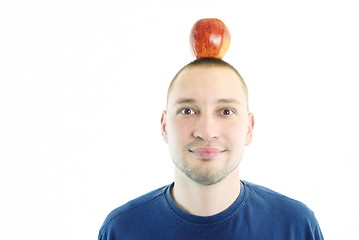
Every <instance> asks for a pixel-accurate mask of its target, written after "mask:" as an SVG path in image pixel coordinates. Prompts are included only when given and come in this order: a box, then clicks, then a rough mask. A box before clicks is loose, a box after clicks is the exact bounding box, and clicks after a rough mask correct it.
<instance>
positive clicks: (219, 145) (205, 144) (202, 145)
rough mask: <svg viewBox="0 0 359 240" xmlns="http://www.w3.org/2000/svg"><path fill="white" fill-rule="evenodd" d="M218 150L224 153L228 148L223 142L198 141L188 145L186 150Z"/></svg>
mask: <svg viewBox="0 0 359 240" xmlns="http://www.w3.org/2000/svg"><path fill="white" fill-rule="evenodd" d="M207 147H208V148H217V149H220V150H222V151H225V150H228V146H227V145H226V144H224V143H222V142H218V141H203V140H196V141H193V142H190V143H187V144H186V145H185V146H184V148H185V149H186V150H193V149H197V148H207Z"/></svg>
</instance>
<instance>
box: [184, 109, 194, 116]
mask: <svg viewBox="0 0 359 240" xmlns="http://www.w3.org/2000/svg"><path fill="white" fill-rule="evenodd" d="M181 113H182V114H185V115H192V114H196V112H195V111H194V110H193V109H190V108H184V109H182V110H181Z"/></svg>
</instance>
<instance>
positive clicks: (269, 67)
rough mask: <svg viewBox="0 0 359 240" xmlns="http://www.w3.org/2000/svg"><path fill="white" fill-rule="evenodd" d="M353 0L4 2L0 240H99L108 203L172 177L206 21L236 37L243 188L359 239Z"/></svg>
mask: <svg viewBox="0 0 359 240" xmlns="http://www.w3.org/2000/svg"><path fill="white" fill-rule="evenodd" d="M358 13H359V7H358V5H357V4H356V1H355V0H352V1H350V0H340V1H339V0H337V1H331V0H327V1H324V0H323V1H320V0H302V1H291V0H271V1H267V0H257V1H255V0H251V1H249V0H242V1H223V0H222V1H219V0H216V1H209V0H199V1H189V0H187V1H184V0H182V1H180V2H178V3H173V1H165V0H162V1H159V0H152V1H144V0H142V1H138V0H137V1H118V0H117V1H114V0H112V1H111V0H63V1H46V0H34V1H16V0H12V1H10V0H1V2H0V178H1V181H0V194H1V197H0V238H1V239H53V240H54V239H66V240H68V239H97V233H98V230H99V228H100V226H101V224H102V222H103V220H104V219H105V217H106V215H107V214H108V213H109V212H110V211H111V210H112V209H114V208H115V207H117V206H119V205H121V204H123V203H125V202H127V201H128V200H130V199H132V198H135V197H137V196H139V195H142V194H143V193H146V192H148V191H150V190H153V189H155V188H158V187H161V186H163V185H165V184H169V183H171V182H172V181H173V176H172V175H173V165H172V161H171V159H170V156H169V154H168V150H167V146H166V144H164V143H163V142H162V139H161V134H160V116H161V112H162V110H164V109H165V105H166V90H167V86H168V84H169V82H170V80H171V79H172V77H173V76H174V75H175V74H176V72H177V71H178V70H179V69H180V68H181V67H182V66H183V65H185V64H187V63H188V62H190V61H192V60H194V57H193V56H192V55H191V52H190V50H189V40H188V39H189V31H190V29H191V28H192V26H193V24H194V23H195V21H197V20H198V19H200V18H205V17H216V18H220V19H221V20H223V21H224V22H225V23H226V25H227V26H228V28H229V29H230V32H231V34H232V44H231V46H230V49H229V51H228V53H227V55H226V56H225V57H224V60H226V61H228V62H229V63H231V64H232V65H234V66H235V67H236V68H237V69H238V70H239V72H240V73H241V74H242V76H243V77H244V78H245V80H246V81H247V85H248V87H249V93H250V97H249V98H250V110H251V111H252V112H253V113H254V115H255V120H256V125H255V129H254V141H253V143H252V145H251V146H249V147H248V148H247V149H246V153H245V156H244V159H243V161H242V163H241V165H240V168H241V175H242V178H243V179H245V180H248V181H251V182H254V183H257V184H260V185H264V186H267V187H269V188H272V189H274V190H276V191H279V192H281V193H283V194H285V195H288V196H290V197H292V198H295V199H298V200H300V201H302V202H304V203H306V204H307V205H308V206H309V207H310V208H311V209H312V210H313V211H314V212H315V214H316V216H317V218H318V220H319V223H320V225H321V228H322V231H323V234H324V236H325V238H326V239H333V240H334V239H359V233H358V229H359V219H358V216H359V207H358V202H359V197H358V190H357V188H358V187H357V185H358V182H359V177H358V174H357V173H358V170H359V169H358V164H357V162H358V161H359V154H358V137H359V127H358V122H359V114H358V106H357V105H358V103H359V97H358V90H359V89H358V84H357V81H358V80H359V57H358V56H359V47H358V46H359V44H358V43H359V37H358V22H359V14H358Z"/></svg>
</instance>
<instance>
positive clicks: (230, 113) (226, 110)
mask: <svg viewBox="0 0 359 240" xmlns="http://www.w3.org/2000/svg"><path fill="white" fill-rule="evenodd" d="M221 113H222V114H223V115H232V114H233V113H234V111H233V110H232V109H228V108H225V109H223V110H221Z"/></svg>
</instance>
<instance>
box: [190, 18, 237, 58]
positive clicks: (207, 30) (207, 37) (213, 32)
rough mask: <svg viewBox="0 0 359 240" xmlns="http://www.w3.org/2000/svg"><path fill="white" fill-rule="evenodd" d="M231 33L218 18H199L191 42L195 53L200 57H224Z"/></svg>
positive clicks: (191, 35) (194, 26) (192, 31)
mask: <svg viewBox="0 0 359 240" xmlns="http://www.w3.org/2000/svg"><path fill="white" fill-rule="evenodd" d="M230 42H231V35H230V33H229V30H228V28H227V26H226V25H225V24H224V23H223V22H222V21H221V20H219V19H217V18H204V19H200V20H198V21H197V22H196V23H195V24H194V25H193V27H192V30H191V34H190V44H191V48H192V53H193V55H194V56H195V57H196V58H197V59H199V58H204V57H207V58H209V57H212V58H219V59H222V58H223V56H224V55H225V54H226V53H227V50H228V48H229V45H230Z"/></svg>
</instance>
